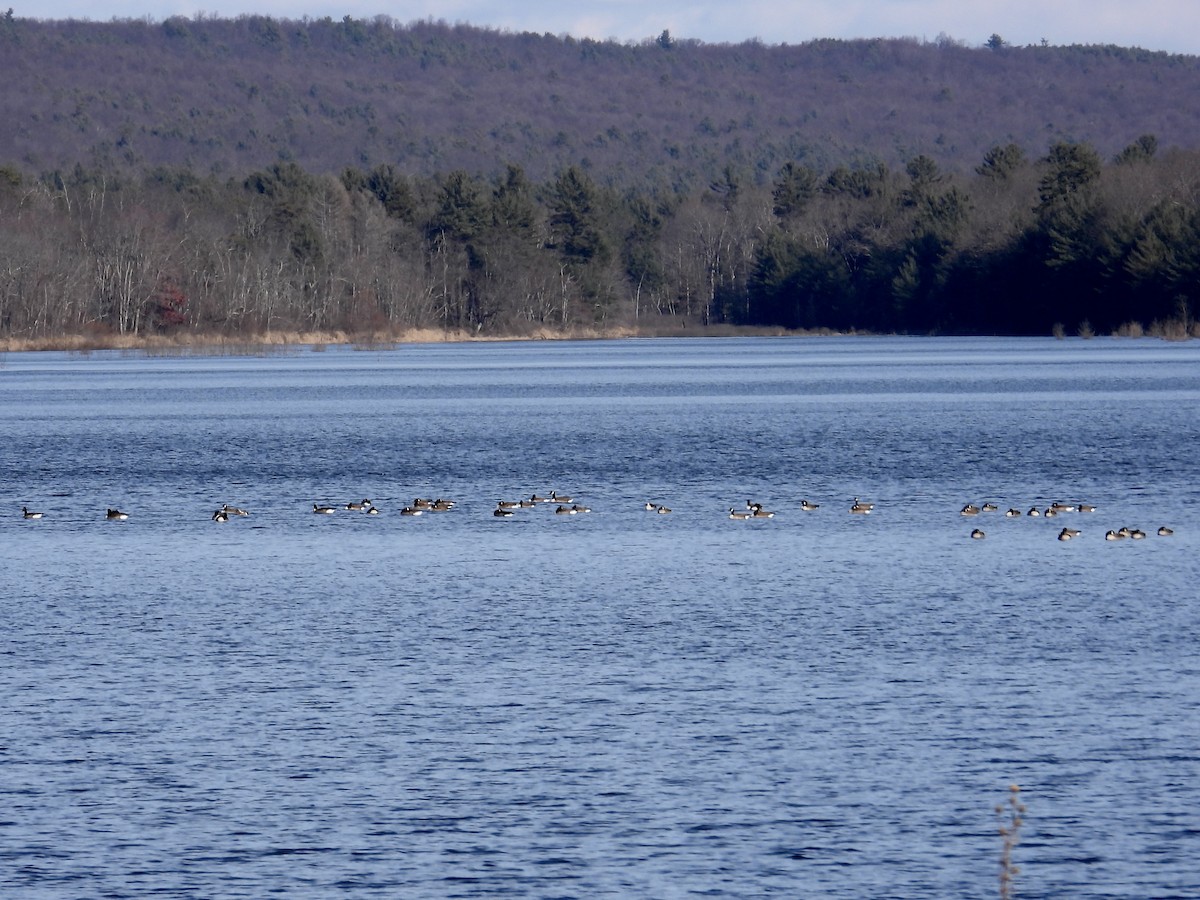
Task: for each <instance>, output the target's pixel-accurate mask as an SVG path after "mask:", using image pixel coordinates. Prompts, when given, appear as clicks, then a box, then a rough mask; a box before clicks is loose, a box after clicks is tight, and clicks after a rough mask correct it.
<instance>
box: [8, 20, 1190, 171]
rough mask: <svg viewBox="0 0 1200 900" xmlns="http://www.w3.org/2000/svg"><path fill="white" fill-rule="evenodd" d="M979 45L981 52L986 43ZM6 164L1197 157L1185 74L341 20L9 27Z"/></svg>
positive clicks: (961, 50) (857, 163)
mask: <svg viewBox="0 0 1200 900" xmlns="http://www.w3.org/2000/svg"><path fill="white" fill-rule="evenodd" d="M980 40H981V41H982V36H981V37H980ZM0 74H2V77H0V120H2V121H3V122H4V123H5V125H4V127H3V128H2V129H0V165H9V166H12V167H15V168H17V169H19V170H22V171H24V172H26V173H29V174H41V173H46V172H52V171H54V170H63V171H66V170H69V169H71V168H72V167H73V166H75V165H76V164H82V165H84V166H85V167H89V168H101V169H116V170H124V171H137V170H143V169H149V168H154V167H159V166H168V167H184V168H187V169H189V170H191V171H193V172H195V173H197V174H201V175H204V174H215V175H224V176H234V177H241V176H243V175H244V174H245V173H246V172H248V171H251V170H254V169H257V168H261V167H264V166H269V165H272V164H276V163H280V162H294V163H296V164H298V165H299V166H301V167H302V168H303V169H305V170H306V171H309V172H328V173H337V172H340V171H341V170H343V169H344V168H345V167H347V166H353V167H358V168H370V167H373V166H376V165H380V164H390V165H393V166H395V167H396V168H397V169H398V170H400V171H402V172H405V173H408V174H410V175H417V176H424V175H432V174H435V173H445V172H449V171H452V170H455V169H462V170H465V171H468V172H473V173H477V174H480V175H483V176H488V177H490V176H493V175H497V174H502V173H503V172H504V171H505V166H506V165H507V164H509V163H512V164H516V165H519V166H521V167H522V168H523V170H524V171H525V172H526V173H527V174H528V175H529V176H530V177H531V178H534V179H536V180H541V179H545V178H548V177H551V176H553V175H554V174H555V173H557V172H559V171H561V170H563V169H564V168H566V167H567V166H571V165H576V166H580V167H581V168H582V169H583V170H584V171H586V172H588V173H589V174H590V175H591V176H592V177H593V178H594V179H595V180H596V181H597V182H598V183H600V184H612V185H626V186H633V187H651V186H652V187H653V188H655V189H662V188H666V189H671V190H675V191H687V190H690V189H692V188H694V187H697V186H701V185H706V184H707V183H709V182H710V181H711V180H713V179H714V178H718V177H720V175H721V173H722V172H724V171H725V170H726V169H727V167H732V168H733V169H734V170H736V171H737V172H738V173H739V175H740V176H741V177H745V178H747V179H749V180H750V181H751V182H753V183H757V184H763V185H766V184H770V183H771V182H772V180H773V179H774V178H775V176H776V174H777V173H778V172H779V170H780V168H781V166H782V165H784V164H785V163H787V162H792V161H795V162H802V163H804V164H805V165H807V166H810V167H812V168H814V169H816V170H818V171H824V170H828V169H830V168H833V167H835V166H838V165H848V166H851V167H863V166H870V165H874V164H876V163H883V164H885V165H888V166H892V167H895V166H898V165H903V164H904V163H905V162H906V161H907V160H909V159H911V158H913V157H915V156H917V155H919V154H923V155H925V156H927V157H929V158H931V159H933V160H934V161H936V162H937V163H938V165H939V166H941V167H942V169H943V170H945V171H947V172H969V171H971V170H972V169H973V167H974V166H976V165H978V164H979V162H980V160H981V159H982V158H983V157H984V155H985V154H986V153H987V152H988V150H989V149H990V148H993V147H995V146H999V145H1006V144H1010V143H1014V144H1016V145H1018V146H1020V147H1022V148H1023V149H1024V150H1025V151H1026V152H1027V153H1029V154H1040V153H1043V152H1044V151H1045V148H1046V147H1048V146H1050V145H1051V144H1053V143H1055V142H1058V141H1068V142H1086V143H1088V144H1090V145H1091V146H1092V147H1094V148H1096V150H1097V151H1098V152H1099V153H1100V154H1101V155H1102V156H1103V157H1105V158H1108V157H1111V156H1112V155H1114V154H1116V153H1117V152H1119V151H1120V150H1121V149H1122V148H1123V147H1125V146H1126V145H1127V144H1128V143H1129V140H1130V138H1131V135H1138V134H1154V135H1156V136H1157V138H1158V141H1159V145H1160V147H1162V148H1163V149H1168V148H1171V147H1174V146H1178V147H1185V148H1195V147H1198V146H1200V116H1197V115H1196V98H1197V97H1200V59H1198V58H1196V57H1190V56H1186V57H1185V56H1175V55H1168V54H1164V53H1155V52H1147V51H1142V50H1136V49H1123V48H1120V47H1113V46H1067V47H1056V46H1035V47H1011V46H995V47H974V48H972V47H967V46H964V45H963V44H961V43H959V42H956V41H954V40H950V39H945V38H943V39H941V40H939V41H937V42H934V43H923V42H919V41H916V40H911V39H908V40H871V41H865V40H864V41H836V40H820V41H813V42H809V43H805V44H801V45H796V46H786V45H783V46H773V45H764V44H761V43H743V44H738V45H706V44H701V43H699V42H694V41H686V40H674V39H672V38H671V37H670V35H668V34H667V33H666V32H664V33H663V34H662V35H660V36H659V37H658V38H655V39H652V40H647V41H646V42H644V43H642V44H639V45H630V44H620V43H616V42H598V41H592V40H575V39H572V38H570V37H556V36H552V35H539V34H529V33H526V34H513V33H505V32H497V31H490V30H484V29H478V28H472V27H465V26H458V27H451V26H447V25H445V24H438V23H432V22H425V23H416V24H411V25H400V24H398V23H396V22H393V21H392V20H390V19H387V18H386V17H381V18H377V19H374V20H369V21H363V20H354V19H351V18H349V17H347V18H346V19H344V20H342V21H340V22H338V21H333V20H330V19H328V18H326V19H320V20H303V21H289V20H277V19H269V18H263V17H258V16H247V17H241V18H237V19H217V18H204V17H199V18H194V19H185V18H172V19H168V20H166V21H164V22H161V23H159V22H152V21H142V20H136V21H112V22H104V23H100V22H86V21H39V20H33V19H23V18H19V17H13V16H12V14H11V11H10V13H9V14H8V15H7V16H5V17H0Z"/></svg>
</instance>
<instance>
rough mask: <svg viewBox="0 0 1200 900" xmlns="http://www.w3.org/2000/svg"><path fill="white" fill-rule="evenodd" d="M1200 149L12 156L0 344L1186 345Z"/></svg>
mask: <svg viewBox="0 0 1200 900" xmlns="http://www.w3.org/2000/svg"><path fill="white" fill-rule="evenodd" d="M1198 163H1200V156H1198V155H1197V153H1195V152H1185V151H1179V150H1172V151H1168V152H1161V153H1160V152H1159V151H1158V148H1157V141H1156V140H1155V138H1154V137H1153V136H1150V135H1145V136H1142V137H1140V138H1138V139H1137V140H1135V141H1134V142H1132V143H1131V144H1129V145H1128V146H1127V147H1126V148H1125V149H1124V150H1122V151H1121V152H1120V153H1118V154H1116V155H1115V156H1114V157H1112V158H1110V159H1107V160H1105V159H1102V158H1101V157H1100V156H1099V154H1098V153H1097V152H1096V151H1095V150H1094V149H1093V148H1091V147H1090V146H1088V145H1086V144H1073V143H1066V142H1059V143H1055V144H1053V145H1052V146H1050V147H1049V148H1048V149H1047V152H1046V153H1045V155H1043V156H1040V157H1036V158H1031V157H1029V156H1027V155H1026V154H1025V153H1024V152H1023V151H1022V150H1021V149H1020V148H1019V147H1017V146H1016V145H1015V144H1008V145H1000V146H996V147H994V148H993V149H992V150H990V151H989V152H988V153H987V154H986V155H985V156H984V158H983V159H981V160H980V162H979V164H978V165H977V166H976V168H975V171H973V172H972V173H970V174H951V173H946V172H943V171H942V170H941V169H940V168H939V167H938V165H937V164H936V162H934V161H933V160H932V159H931V158H929V157H927V156H923V155H918V156H914V157H912V158H911V159H909V160H908V161H907V163H906V164H905V165H904V166H903V168H895V169H892V168H889V167H887V166H885V165H883V164H875V165H871V166H865V167H857V168H850V167H845V166H837V167H834V168H832V169H829V170H826V171H817V170H815V169H813V168H810V167H808V166H806V165H805V164H804V163H803V162H801V161H794V162H789V163H786V164H785V165H783V166H782V167H781V168H780V169H779V170H778V172H777V173H776V175H775V177H774V178H773V179H772V181H771V183H769V184H767V185H759V184H757V182H756V181H755V179H753V178H751V177H748V176H747V174H746V173H744V172H741V171H739V170H738V169H737V168H736V167H734V166H732V165H731V166H727V167H726V168H725V170H724V171H723V173H722V174H721V175H720V177H718V178H716V179H714V180H713V181H712V182H711V183H710V184H707V185H705V186H704V187H702V188H700V189H696V190H692V191H678V190H671V189H668V188H663V189H661V190H648V189H642V190H637V189H632V188H627V189H623V190H622V189H617V188H614V187H611V186H604V185H602V184H600V183H598V182H597V180H595V179H594V178H593V177H592V176H591V175H589V174H588V173H587V172H586V171H584V170H583V169H582V168H580V167H578V166H570V167H567V168H564V169H562V170H561V171H559V172H558V173H557V174H556V175H555V176H554V177H552V178H549V179H546V180H542V181H538V182H534V181H532V180H531V179H529V178H528V177H527V176H526V174H525V173H524V171H523V170H522V169H521V168H520V167H518V166H515V165H510V166H508V167H507V168H506V169H505V170H504V171H503V172H502V173H500V174H498V175H488V176H485V175H480V174H473V173H469V172H465V171H462V170H454V171H451V172H448V173H445V174H442V175H439V176H434V177H413V176H408V175H405V174H403V173H401V172H399V171H397V170H396V169H395V168H393V167H391V166H387V165H381V166H375V167H373V168H369V169H367V168H362V169H360V168H347V169H345V170H344V171H343V172H342V173H341V174H340V175H329V174H317V173H312V172H307V171H305V170H304V169H302V168H301V167H300V166H298V165H297V164H295V163H289V162H283V163H277V164H273V165H271V166H269V167H266V168H263V169H260V170H256V171H254V172H252V173H250V174H249V175H247V176H246V177H243V178H236V179H218V178H216V177H213V176H206V177H201V176H199V175H197V174H195V173H193V172H191V171H188V170H185V169H158V170H155V171H153V172H151V173H149V174H146V175H144V176H139V177H132V176H129V175H122V174H117V173H113V172H110V171H109V172H106V171H104V170H100V169H86V168H83V167H79V166H77V167H75V168H74V169H72V170H71V171H68V172H57V171H56V172H51V173H47V174H45V175H43V176H41V177H38V178H29V177H27V176H24V175H22V173H21V172H20V171H19V170H18V169H16V168H14V167H11V166H10V167H5V168H2V169H0V336H3V337H6V338H24V339H29V340H31V341H39V340H46V339H49V338H53V337H55V336H58V335H65V334H91V335H95V336H98V337H99V336H105V335H111V334H117V335H121V334H132V335H145V334H154V333H163V334H174V335H177V336H180V337H181V338H182V337H185V336H187V335H191V334H205V335H207V334H227V335H237V336H253V335H257V334H260V333H262V332H264V331H268V330H270V331H313V330H335V329H336V330H342V331H344V332H347V333H352V334H367V333H377V334H399V333H401V332H403V331H405V330H408V329H416V328H433V329H444V330H451V331H454V332H456V333H471V334H492V335H522V334H531V333H544V332H557V331H566V332H570V331H572V330H580V329H605V328H609V329H616V328H627V327H632V328H640V329H644V330H647V331H654V330H662V329H674V328H683V327H687V328H691V329H693V330H694V329H696V328H702V327H704V326H709V325H714V324H729V325H754V326H773V327H786V328H794V329H835V330H850V329H858V330H870V331H886V332H892V331H897V332H912V333H948V332H953V333H1012V334H1047V333H1050V331H1051V330H1052V329H1055V328H1062V329H1065V330H1067V331H1070V332H1074V331H1076V330H1078V331H1080V332H1082V333H1090V332H1097V333H1108V332H1113V331H1117V330H1120V329H1124V330H1125V331H1126V332H1131V333H1139V332H1140V331H1141V330H1142V329H1154V330H1156V331H1159V332H1162V333H1170V334H1178V335H1182V334H1185V333H1186V332H1187V331H1188V330H1189V329H1190V328H1191V325H1192V319H1193V316H1194V314H1195V311H1196V308H1197V301H1198V297H1197V294H1198V292H1200V164H1198Z"/></svg>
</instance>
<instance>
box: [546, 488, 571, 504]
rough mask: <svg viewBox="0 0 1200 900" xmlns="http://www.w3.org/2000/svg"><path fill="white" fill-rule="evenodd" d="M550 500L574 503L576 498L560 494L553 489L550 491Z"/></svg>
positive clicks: (552, 501)
mask: <svg viewBox="0 0 1200 900" xmlns="http://www.w3.org/2000/svg"><path fill="white" fill-rule="evenodd" d="M550 502H551V503H574V502H575V500H574V498H573V497H566V496H563V495H562V494H558V493H555V492H554V491H551V492H550Z"/></svg>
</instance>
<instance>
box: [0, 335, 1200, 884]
mask: <svg viewBox="0 0 1200 900" xmlns="http://www.w3.org/2000/svg"><path fill="white" fill-rule="evenodd" d="M0 433H2V434H3V437H2V438H0V592H2V596H3V598H4V600H3V603H2V604H0V896H3V897H13V898H22V900H47V898H109V897H112V898H116V897H121V898H135V897H150V896H153V897H165V898H230V900H232V898H239V900H240V898H247V897H266V896H272V895H277V896H286V897H289V898H314V900H315V898H329V897H340V898H354V900H357V898H396V897H430V898H443V897H446V898H448V897H497V896H507V897H537V898H542V897H546V898H550V897H554V898H594V897H637V898H649V897H654V898H683V897H697V896H700V897H736V898H752V897H766V896H774V897H823V898H846V900H851V898H853V900H861V898H865V897H871V898H885V897H887V898H893V897H894V898H910V897H911V898H916V897H921V898H928V897H954V898H989V897H996V896H998V873H999V868H1000V862H999V860H1000V852H1001V839H1000V836H999V835H998V833H997V826H998V819H997V816H996V813H995V811H994V807H995V805H996V804H997V803H1000V802H1002V801H1003V800H1004V799H1005V797H1006V795H1007V792H1008V786H1009V785H1010V784H1012V783H1016V784H1019V785H1020V786H1021V788H1022V792H1021V795H1022V798H1023V800H1024V802H1025V803H1026V804H1027V807H1028V809H1027V813H1026V819H1025V822H1024V825H1023V826H1022V829H1021V841H1020V843H1019V844H1018V845H1017V847H1016V849H1015V851H1014V861H1015V862H1016V863H1017V864H1018V865H1019V866H1020V867H1021V872H1020V874H1019V875H1018V876H1017V879H1016V882H1015V887H1016V892H1017V893H1018V894H1019V895H1021V896H1030V897H1063V898H1138V900H1144V898H1149V897H1155V898H1168V897H1179V898H1183V897H1188V898H1195V897H1197V896H1200V865H1197V863H1196V860H1197V859H1200V602H1198V600H1197V597H1198V595H1200V589H1198V588H1197V585H1198V584H1200V563H1198V562H1197V548H1198V540H1197V536H1198V535H1200V502H1198V501H1200V453H1198V452H1197V447H1200V343H1197V342H1190V343H1181V344H1171V343H1164V342H1159V341H1153V340H1112V339H1104V340H1099V339H1097V340H1092V341H1082V340H1077V339H1076V340H1065V341H1055V340H1053V339H1045V340H1041V339H1020V340H1015V339H915V338H828V339H826V338H816V339H790V338H757V339H749V338H747V339H740V338H739V339H719V340H705V339H695V340H630V341H612V342H585V343H500V344H470V345H424V346H401V347H398V348H396V349H387V350H355V349H350V348H330V349H327V350H325V351H324V352H313V351H311V350H307V349H305V350H297V351H293V352H290V353H284V354H275V355H265V356H220V357H215V356H214V357H191V356H189V357H153V356H145V355H138V354H133V355H122V354H117V353H94V354H90V355H86V356H85V355H69V354H58V353H39V354H8V355H6V356H3V357H0ZM551 491H556V492H559V493H560V494H569V495H571V496H572V498H573V502H574V503H576V504H586V506H588V507H590V509H591V512H590V513H580V514H578V515H558V514H556V513H555V512H554V509H555V505H554V504H541V505H539V506H537V507H535V508H530V509H521V510H518V511H517V512H516V513H515V514H514V515H513V516H511V517H508V518H498V517H496V516H494V515H493V514H492V513H493V510H494V509H495V508H496V505H497V501H498V500H502V499H503V500H519V499H521V498H529V497H531V496H532V495H534V494H539V495H548V494H549V493H550V492H551ZM418 497H422V498H426V497H428V498H437V497H444V498H449V499H452V500H454V501H455V502H456V505H455V508H454V509H452V510H450V511H448V512H427V513H425V514H423V515H421V516H402V515H401V514H400V511H401V509H402V508H403V507H404V506H406V505H411V504H412V502H413V500H414V499H415V498H418ZM856 497H857V498H861V499H862V500H863V501H866V502H870V503H874V504H875V508H874V510H873V511H872V512H871V513H870V514H869V515H852V514H850V513H849V511H848V510H849V507H850V505H851V503H852V502H853V501H854V499H855V498H856ZM364 498H370V499H371V501H372V502H373V504H374V506H375V507H376V508H377V509H378V510H379V512H380V514H379V515H367V514H365V513H363V512H358V511H350V510H345V509H340V510H339V511H338V512H336V513H335V514H333V515H314V514H313V512H312V508H313V505H314V504H322V505H324V504H330V505H337V506H343V505H345V504H346V503H348V502H350V501H360V500H362V499H364ZM802 500H808V501H810V502H813V503H817V504H819V505H820V507H819V509H816V510H814V511H811V512H805V511H803V510H802V509H801V506H800V504H801V501H802ZM648 501H649V502H651V503H654V504H664V505H666V506H668V507H669V508H670V509H671V510H672V512H671V513H670V514H669V515H665V514H664V515H660V514H657V513H653V512H648V511H647V510H646V509H645V508H644V507H645V504H646V503H647V502H648ZM747 501H754V502H759V503H761V504H763V506H764V508H765V509H768V510H771V511H773V512H774V513H775V516H774V517H773V518H769V519H766V518H763V519H753V520H749V521H740V520H739V521H735V520H731V519H730V517H729V512H730V509H731V508H733V509H736V510H743V509H745V508H746V504H747ZM1056 501H1060V502H1063V503H1079V502H1081V501H1082V502H1087V503H1090V504H1094V505H1095V506H1096V507H1097V509H1096V511H1095V512H1090V513H1084V512H1070V513H1064V514H1062V515H1060V516H1058V517H1055V518H1046V517H1044V516H1039V517H1036V518H1035V517H1030V516H1027V515H1021V516H1016V517H1013V518H1006V517H1005V516H1004V511H1005V510H1006V509H1009V508H1016V509H1019V510H1020V511H1022V512H1025V511H1027V510H1028V509H1029V508H1030V507H1032V506H1037V507H1038V508H1039V509H1045V508H1046V507H1047V506H1049V505H1050V504H1051V503H1053V502H1056ZM984 502H992V503H995V504H997V505H998V506H999V511H997V512H985V513H982V514H981V515H979V516H977V517H972V518H964V517H963V516H961V515H960V514H959V511H960V509H961V507H962V506H963V505H964V504H966V503H975V504H982V503H984ZM224 503H229V504H234V505H237V506H240V507H244V508H245V509H247V510H248V511H249V512H250V515H249V516H246V517H236V516H235V517H232V518H231V520H230V521H228V522H225V523H218V522H214V521H212V518H211V517H212V514H213V512H214V510H216V509H217V508H219V507H220V506H221V505H222V504H224ZM22 507H27V508H28V509H29V510H31V511H32V510H36V511H40V512H42V513H43V516H42V518H40V519H26V518H24V517H23V516H22V513H21V510H22ZM109 508H116V509H120V510H122V511H124V512H126V513H128V515H129V518H128V519H127V520H124V521H109V520H107V519H106V516H105V512H106V510H107V509H109ZM1064 526H1065V527H1071V528H1077V529H1079V531H1080V534H1079V536H1078V537H1077V538H1075V539H1074V540H1071V541H1066V542H1064V541H1060V540H1058V539H1057V536H1058V534H1059V532H1060V531H1061V529H1062V528H1063V527H1064ZM1159 526H1169V527H1170V528H1172V529H1173V530H1174V534H1172V535H1170V536H1163V537H1160V536H1159V535H1158V534H1157V529H1158V528H1159ZM1122 527H1129V528H1139V529H1142V530H1144V531H1145V532H1146V533H1147V535H1148V536H1147V537H1146V539H1145V540H1140V541H1139V540H1122V541H1106V540H1105V539H1104V535H1105V532H1106V531H1107V530H1116V529H1119V528H1122ZM973 528H980V529H982V530H983V531H985V532H986V538H984V539H983V540H972V539H971V538H970V537H969V535H970V532H971V530H972V529H973Z"/></svg>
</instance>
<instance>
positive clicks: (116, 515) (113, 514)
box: [105, 509, 129, 521]
mask: <svg viewBox="0 0 1200 900" xmlns="http://www.w3.org/2000/svg"><path fill="white" fill-rule="evenodd" d="M105 518H108V519H120V520H121V521H124V520H126V519H128V518H129V513H123V512H121V511H120V510H119V509H110V510H109V511H108V515H107V516H105Z"/></svg>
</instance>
